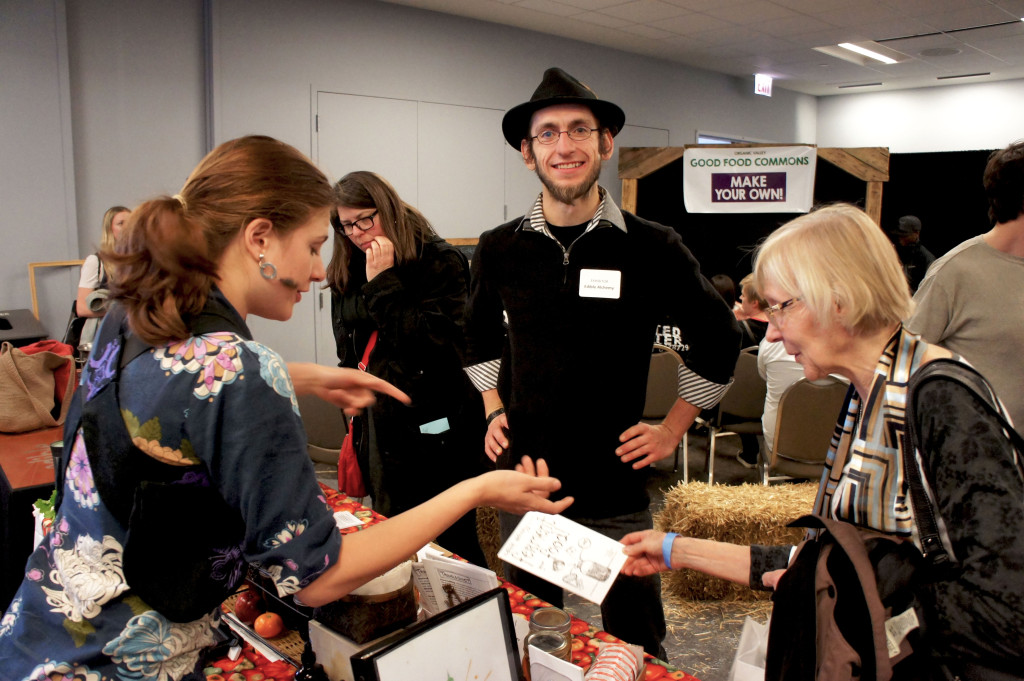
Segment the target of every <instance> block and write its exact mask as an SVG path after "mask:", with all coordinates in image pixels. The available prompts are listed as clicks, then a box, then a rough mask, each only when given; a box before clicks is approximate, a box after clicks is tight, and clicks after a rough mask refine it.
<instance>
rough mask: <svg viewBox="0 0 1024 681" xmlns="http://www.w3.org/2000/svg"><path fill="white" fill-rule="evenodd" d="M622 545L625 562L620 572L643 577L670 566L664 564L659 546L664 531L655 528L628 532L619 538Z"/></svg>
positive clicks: (663, 537)
mask: <svg viewBox="0 0 1024 681" xmlns="http://www.w3.org/2000/svg"><path fill="white" fill-rule="evenodd" d="M620 541H621V542H622V543H623V544H624V546H623V547H622V552H623V553H625V554H626V555H627V556H628V558H626V564H625V565H623V566H622V574H624V575H629V576H631V577H645V576H647V575H653V574H655V573H657V572H661V571H662V570H667V569H668V568H669V567H670V566H667V565H665V559H664V558H663V557H662V553H661V547H662V543H663V542H664V541H665V533H664V532H659V531H657V530H643V531H641V532H630V533H629V534H627V535H626V536H625V537H623V538H622V539H621V540H620Z"/></svg>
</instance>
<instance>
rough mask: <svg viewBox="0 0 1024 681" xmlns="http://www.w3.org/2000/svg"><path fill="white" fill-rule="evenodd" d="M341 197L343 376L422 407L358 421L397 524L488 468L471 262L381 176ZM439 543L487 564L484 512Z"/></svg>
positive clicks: (363, 177) (372, 472)
mask: <svg viewBox="0 0 1024 681" xmlns="http://www.w3.org/2000/svg"><path fill="white" fill-rule="evenodd" d="M334 191H335V195H336V196H335V200H336V203H337V206H336V209H335V210H333V211H332V212H331V224H332V225H333V226H334V231H335V236H334V248H333V254H332V256H331V262H330V264H329V265H328V266H327V283H328V284H329V285H330V288H331V319H332V321H333V323H334V336H335V339H336V341H337V347H338V359H339V360H340V366H343V367H350V368H356V367H357V366H363V367H364V368H365V370H366V371H367V372H368V373H370V374H373V375H374V376H377V377H379V378H382V379H384V380H385V381H388V382H390V383H392V384H394V385H395V386H396V387H398V388H400V389H401V390H402V391H404V392H405V393H407V394H408V395H409V396H410V397H411V398H412V403H411V404H409V405H405V404H402V403H400V402H399V401H397V400H395V399H393V398H390V397H383V398H382V399H380V400H378V401H377V402H376V403H375V404H374V405H372V406H371V407H369V408H368V409H367V410H366V411H365V412H364V413H363V414H360V415H359V416H357V417H355V418H354V419H353V420H352V421H351V428H350V437H353V438H354V442H353V443H352V446H353V447H354V449H355V452H356V454H357V459H358V461H359V468H360V471H361V472H362V477H363V481H364V483H365V485H366V489H367V491H368V492H369V494H370V496H371V497H372V498H373V508H374V510H376V511H379V512H380V513H383V514H384V515H386V516H391V515H395V514H396V513H400V512H402V511H404V510H406V509H409V508H412V507H413V506H415V505H417V504H419V503H420V502H422V501H424V500H426V499H429V498H430V497H432V496H433V495H435V494H437V493H438V492H440V491H441V490H443V489H445V488H447V487H449V486H450V485H453V484H455V483H456V482H458V481H460V480H464V479H466V478H468V477H471V476H473V475H475V474H476V473H478V472H482V471H484V470H486V468H487V467H485V465H484V464H485V461H486V460H485V459H484V454H483V449H482V448H481V446H480V442H481V440H482V439H483V436H484V421H483V418H481V416H480V415H481V414H482V413H483V404H482V403H481V401H480V393H479V391H478V390H477V389H476V388H474V387H473V384H472V383H470V382H469V377H468V376H467V375H466V372H464V371H463V370H462V359H461V352H462V350H463V349H464V348H465V340H464V337H463V325H464V323H465V321H464V319H465V308H466V293H467V291H468V288H469V263H468V262H467V261H466V256H465V255H463V254H462V252H461V251H460V250H458V249H457V248H456V247H455V246H452V245H451V244H449V243H447V242H446V241H445V240H444V239H442V238H441V237H439V236H437V234H436V233H435V232H434V229H433V228H432V227H431V226H430V223H429V222H428V221H427V219H426V218H425V217H424V216H423V214H422V213H420V212H419V211H418V210H416V209H415V208H414V207H412V206H410V205H409V204H407V203H406V202H405V201H403V200H402V199H401V197H399V196H398V192H397V191H395V188H394V187H392V186H391V184H390V183H389V182H388V181H387V180H385V179H384V178H382V177H380V176H379V175H376V174H374V173H371V172H367V171H357V172H353V173H349V174H348V175H346V176H345V177H343V178H341V180H339V181H338V183H337V184H336V185H335V186H334ZM364 365H365V366H364ZM488 463H489V462H488ZM488 467H489V466H488ZM438 543H440V544H441V545H442V546H444V547H445V548H446V549H449V550H451V551H454V552H455V553H457V554H459V555H460V556H462V557H463V558H465V559H467V560H469V561H470V562H473V563H477V564H478V565H486V559H485V558H484V554H483V551H482V550H481V548H480V543H479V541H478V540H477V533H476V513H475V512H472V511H471V512H469V513H467V514H466V515H464V516H463V517H462V518H461V519H460V520H459V521H458V522H457V523H456V524H455V525H454V526H452V527H451V528H450V529H449V530H448V531H447V532H445V533H444V534H443V535H441V536H440V537H439V538H438Z"/></svg>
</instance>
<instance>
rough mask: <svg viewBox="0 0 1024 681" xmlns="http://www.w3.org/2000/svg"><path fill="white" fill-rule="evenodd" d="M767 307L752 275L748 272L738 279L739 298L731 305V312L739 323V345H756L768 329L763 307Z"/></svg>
mask: <svg viewBox="0 0 1024 681" xmlns="http://www.w3.org/2000/svg"><path fill="white" fill-rule="evenodd" d="M766 307H768V306H767V305H766V304H765V302H764V299H763V298H762V297H761V295H760V294H759V293H758V292H757V287H756V286H754V275H753V274H748V275H747V276H745V277H743V279H741V280H740V298H739V300H737V301H736V304H735V305H734V306H733V314H735V315H736V319H737V320H738V321H739V323H740V330H741V331H742V332H743V339H742V340H741V341H740V345H741V346H742V347H744V348H749V347H751V346H754V345H757V344H758V343H760V342H761V339H762V338H764V334H765V333H766V332H767V331H768V318H767V317H765V316H764V308H766Z"/></svg>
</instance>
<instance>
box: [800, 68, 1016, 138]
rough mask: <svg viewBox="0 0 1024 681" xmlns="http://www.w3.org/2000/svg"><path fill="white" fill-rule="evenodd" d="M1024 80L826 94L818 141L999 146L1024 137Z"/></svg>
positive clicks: (820, 112)
mask: <svg viewBox="0 0 1024 681" xmlns="http://www.w3.org/2000/svg"><path fill="white" fill-rule="evenodd" d="M1021 111H1024V80H1012V81H1003V82H998V83H978V84H974V85H951V86H946V87H933V88H922V89H919V90H897V91H892V92H875V93H863V94H856V95H837V96H833V97H821V98H820V99H819V100H818V115H817V119H818V144H819V145H820V146H823V147H874V146H881V147H889V151H890V152H893V153H914V152H929V151H969V150H973V149H1000V148H1002V147H1005V146H1006V145H1007V144H1009V143H1010V142H1013V141H1015V140H1018V139H1021V138H1024V122H1022V120H1021Z"/></svg>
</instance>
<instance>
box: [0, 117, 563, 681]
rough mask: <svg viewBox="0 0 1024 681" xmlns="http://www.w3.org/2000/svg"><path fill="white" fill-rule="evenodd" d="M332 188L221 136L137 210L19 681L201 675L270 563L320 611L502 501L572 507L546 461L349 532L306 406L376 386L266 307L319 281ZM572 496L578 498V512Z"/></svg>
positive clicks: (66, 471)
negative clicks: (316, 458) (294, 356)
mask: <svg viewBox="0 0 1024 681" xmlns="http://www.w3.org/2000/svg"><path fill="white" fill-rule="evenodd" d="M332 206H334V194H333V192H332V190H331V186H330V184H329V183H328V181H327V179H326V178H325V177H324V176H323V174H322V173H321V172H320V171H319V170H317V169H316V167H314V166H313V164H312V163H311V162H310V161H309V160H308V159H307V158H306V157H305V156H303V155H302V154H301V153H299V152H298V151H297V150H296V149H294V148H292V147H290V146H288V145H286V144H283V143H281V142H278V141H276V140H273V139H271V138H268V137H244V138H241V139H237V140H233V141H230V142H226V143H224V144H222V145H220V146H219V147H217V148H216V149H214V150H213V151H212V152H210V154H209V155H208V156H207V157H206V158H205V159H203V161H202V162H201V163H200V164H199V166H198V167H197V168H196V169H195V170H194V171H193V172H192V174H191V175H190V176H189V178H188V180H187V181H186V183H185V186H184V187H183V188H182V190H181V193H180V194H178V195H175V196H174V197H169V196H164V197H161V198H158V199H154V200H151V201H147V202H145V203H143V204H142V205H140V206H139V207H138V208H137V209H135V211H133V213H132V216H131V218H130V221H129V225H128V231H127V233H126V238H125V239H122V240H121V241H120V242H119V243H118V245H117V247H116V250H115V251H114V252H104V253H103V257H104V258H109V259H110V262H112V263H114V264H115V266H116V268H115V269H114V273H113V277H112V281H111V297H112V299H113V300H114V301H115V302H114V304H113V306H112V307H111V309H110V310H109V312H108V313H107V315H106V317H105V319H104V322H103V325H102V326H101V328H100V331H99V334H98V335H97V338H96V342H95V345H94V349H93V353H92V355H91V356H90V359H89V362H88V364H87V365H86V367H85V369H84V371H83V376H82V382H81V385H80V387H79V389H78V391H77V393H76V399H75V403H74V406H73V407H72V410H71V413H70V414H69V416H68V418H67V421H66V425H65V431H64V441H65V442H66V443H68V446H67V447H65V452H66V454H65V458H64V460H63V461H62V465H61V466H60V468H59V469H58V471H57V489H58V493H59V494H60V498H59V499H58V506H57V513H56V518H55V520H54V523H53V529H52V531H51V532H50V533H49V535H48V536H47V537H46V538H45V539H44V540H43V542H42V544H41V545H40V546H39V547H38V548H37V549H36V551H35V552H34V553H33V554H32V556H31V557H30V558H29V561H28V565H27V569H26V574H25V579H24V581H23V582H22V585H21V588H20V589H19V590H18V593H17V594H16V595H15V597H14V600H13V601H12V602H11V604H10V607H9V608H8V611H7V613H6V614H5V615H4V616H3V619H2V620H0V669H2V670H3V672H4V677H5V678H8V677H9V678H18V679H26V678H31V679H50V678H75V679H83V680H84V679H90V680H91V679H100V678H109V679H129V678H139V679H141V678H152V679H160V680H162V681H180V680H181V679H189V680H190V681H192V680H197V679H201V678H202V657H203V655H202V654H203V651H204V649H206V648H208V647H210V646H212V645H214V644H215V643H217V642H218V640H219V638H218V632H217V628H218V624H219V605H220V603H221V602H222V601H223V600H224V598H226V597H227V596H228V595H230V594H231V593H232V591H233V590H234V589H235V587H236V586H237V585H238V584H239V583H240V582H241V580H242V578H243V577H244V576H245V574H246V565H247V563H259V564H260V565H261V567H262V568H263V570H264V571H265V572H266V574H268V575H270V576H271V578H272V580H273V582H274V585H275V586H276V588H277V592H278V595H279V596H281V597H289V596H290V597H293V598H294V599H295V601H296V602H298V603H301V604H305V605H308V606H319V605H323V604H326V603H329V602H331V601H334V600H336V599H338V598H340V597H342V596H344V595H345V594H347V593H348V592H349V591H351V590H352V589H354V588H355V587H357V586H359V585H361V584H363V583H364V582H366V581H368V580H370V579H372V578H373V577H376V576H377V575H379V574H382V573H383V572H385V571H387V570H388V569H390V568H391V567H393V566H395V565H397V564H398V563H400V562H402V561H404V560H406V559H407V558H408V556H409V555H411V554H412V553H413V552H415V551H416V550H417V549H419V548H420V547H421V546H423V545H424V544H426V543H427V542H428V541H430V540H431V539H433V538H434V537H436V536H437V535H438V534H439V533H440V532H441V531H443V530H444V529H445V528H447V527H448V526H449V525H451V524H452V523H453V522H455V521H456V520H457V519H458V518H459V517H460V516H462V515H463V514H464V513H466V512H467V511H469V510H470V509H472V508H475V507H476V506H477V505H481V504H486V505H489V506H497V507H499V508H505V509H507V510H510V511H512V512H516V513H522V512H524V511H526V510H540V511H546V512H553V513H559V512H561V511H562V510H563V509H564V508H565V507H566V506H568V504H567V503H565V502H557V503H554V502H551V501H549V500H548V499H547V498H546V497H547V495H548V493H549V492H551V491H554V490H556V489H557V488H558V487H559V483H558V481H556V480H554V479H552V478H550V477H547V475H546V473H547V467H546V465H544V463H543V462H542V461H538V462H537V465H536V467H535V466H534V464H533V462H532V461H530V460H529V459H524V460H523V463H522V465H521V470H520V471H492V472H490V473H486V474H484V475H482V476H478V477H476V478H472V479H470V480H466V481H464V482H461V483H459V484H458V485H456V486H454V487H452V488H450V489H448V490H446V491H444V492H443V493H442V494H440V495H439V496H437V497H435V498H433V499H430V500H428V501H426V502H425V503H423V504H421V505H420V506H417V507H416V508H414V509H412V510H410V511H409V512H407V513H403V514H401V515H399V516H396V517H394V518H391V519H390V520H388V521H387V522H385V523H381V524H379V525H376V526H374V527H371V528H368V529H366V530H364V531H362V532H358V533H355V534H351V535H348V536H346V537H345V539H344V542H342V537H341V534H340V531H339V530H338V528H337V526H336V524H335V520H334V518H333V514H332V512H331V510H330V509H329V508H328V507H327V505H326V504H325V503H324V499H323V496H322V494H321V492H320V489H319V487H318V485H317V482H316V477H315V475H314V472H313V466H312V462H311V460H310V459H309V456H308V454H307V452H306V440H305V434H304V431H303V427H302V422H301V420H300V416H299V411H298V406H297V402H296V399H295V395H296V393H297V392H306V393H310V392H313V393H316V394H319V395H323V396H325V397H329V398H330V399H331V400H332V401H333V402H335V403H337V404H339V405H341V406H342V407H344V408H345V409H346V411H348V412H349V413H356V412H358V410H359V409H360V408H362V407H365V406H367V405H368V404H370V403H372V402H373V395H372V392H371V391H382V392H385V393H386V394H389V395H391V396H393V397H396V398H398V399H407V398H405V396H404V395H403V394H402V393H401V392H400V391H398V390H397V389H395V388H394V387H393V386H390V385H389V384H387V383H385V382H384V381H382V380H380V379H377V378H374V377H372V376H369V375H367V374H364V373H362V372H359V371H356V370H351V369H339V368H328V367H318V366H317V365H312V364H300V365H290V366H289V365H286V364H285V362H284V360H283V359H282V358H281V356H280V355H278V354H277V353H276V352H274V351H273V350H271V349H270V348H268V347H266V346H265V345H262V344H260V343H258V342H256V341H254V340H253V339H252V334H251V333H250V332H249V329H248V327H247V325H246V320H247V318H248V317H249V316H250V315H257V316H260V317H265V318H268V319H277V320H287V319H288V318H289V317H291V315H292V310H293V308H294V306H295V304H296V303H297V302H298V301H299V300H300V299H301V297H302V294H303V293H304V292H306V291H309V289H310V287H311V286H312V285H314V283H316V282H320V281H322V280H323V279H324V276H325V275H324V266H323V261H322V260H321V256H320V249H321V247H322V246H323V244H324V242H326V240H327V235H328V234H327V230H328V229H329V227H328V225H329V219H328V216H329V213H330V210H331V208H332ZM570 501H571V500H570Z"/></svg>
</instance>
